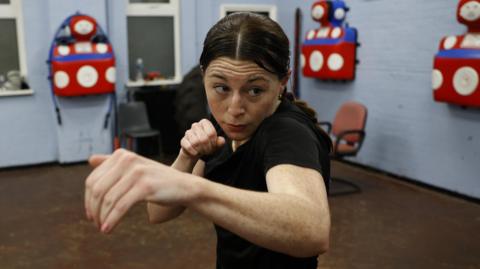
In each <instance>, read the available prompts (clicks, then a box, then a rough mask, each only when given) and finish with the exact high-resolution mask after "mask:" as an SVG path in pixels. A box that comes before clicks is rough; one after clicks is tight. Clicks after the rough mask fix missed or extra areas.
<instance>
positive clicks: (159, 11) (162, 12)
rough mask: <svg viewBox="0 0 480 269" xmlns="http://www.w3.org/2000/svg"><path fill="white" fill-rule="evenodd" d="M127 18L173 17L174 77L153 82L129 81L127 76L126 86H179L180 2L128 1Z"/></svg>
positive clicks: (180, 79)
mask: <svg viewBox="0 0 480 269" xmlns="http://www.w3.org/2000/svg"><path fill="white" fill-rule="evenodd" d="M128 17H173V35H174V40H173V42H174V44H173V47H174V58H175V68H174V70H175V72H174V73H175V75H174V78H173V79H163V80H154V81H132V80H130V76H127V86H128V87H141V86H159V85H171V84H179V83H180V82H181V81H182V72H181V70H182V69H181V63H182V61H181V55H180V49H181V44H180V41H181V40H180V0H170V3H130V1H128V0H127V9H126V18H127V19H128ZM127 40H128V32H127ZM128 50H129V48H128V46H127V62H128V53H129V51H128ZM127 66H128V68H130V63H128V65H127ZM128 72H130V70H128Z"/></svg>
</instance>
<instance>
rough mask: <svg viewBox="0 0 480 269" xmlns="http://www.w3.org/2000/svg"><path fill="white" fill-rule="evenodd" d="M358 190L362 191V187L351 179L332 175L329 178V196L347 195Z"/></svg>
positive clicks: (358, 191)
mask: <svg viewBox="0 0 480 269" xmlns="http://www.w3.org/2000/svg"><path fill="white" fill-rule="evenodd" d="M360 192H362V189H361V188H360V187H359V186H358V185H357V184H355V183H353V182H351V181H348V180H346V179H342V178H337V177H332V178H331V180H330V192H329V196H340V195H348V194H354V193H360Z"/></svg>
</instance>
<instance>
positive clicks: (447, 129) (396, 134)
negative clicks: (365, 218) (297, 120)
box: [279, 0, 480, 198]
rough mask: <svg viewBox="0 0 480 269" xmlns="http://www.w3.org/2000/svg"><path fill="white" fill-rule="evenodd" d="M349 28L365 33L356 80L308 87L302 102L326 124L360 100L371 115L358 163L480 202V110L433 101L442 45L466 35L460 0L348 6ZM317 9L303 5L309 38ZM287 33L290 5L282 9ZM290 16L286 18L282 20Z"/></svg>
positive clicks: (388, 0) (305, 81)
mask: <svg viewBox="0 0 480 269" xmlns="http://www.w3.org/2000/svg"><path fill="white" fill-rule="evenodd" d="M346 2H347V4H348V5H349V6H350V7H351V10H350V12H349V13H348V14H347V21H348V22H349V23H350V25H351V26H354V27H357V28H358V30H359V38H360V43H361V47H360V48H359V55H358V58H359V59H360V65H359V66H358V68H357V71H358V73H357V79H356V80H355V81H354V82H352V83H348V84H335V83H324V82H320V81H317V80H314V79H310V78H302V79H301V90H302V97H303V99H305V100H308V101H309V102H310V104H311V105H312V106H314V107H315V108H316V110H317V112H318V113H319V115H320V118H321V119H324V120H331V119H333V117H334V115H335V112H336V110H337V109H338V107H339V106H340V105H341V104H342V103H343V102H345V101H347V100H357V101H360V102H362V103H364V104H365V105H366V106H367V107H368V109H369V116H368V120H367V130H366V131H367V137H366V140H365V143H364V145H363V148H362V150H361V152H360V154H359V155H358V157H356V158H352V159H351V160H352V161H353V162H356V163H360V164H363V165H367V166H371V167H374V168H377V169H381V170H384V171H387V172H390V173H394V174H397V175H400V176H405V177H408V178H411V179H414V180H417V181H420V182H423V183H427V184H430V185H433V186H437V187H441V188H444V189H447V190H451V191H454V192H459V193H462V194H465V195H469V196H472V197H477V198H478V197H480V175H479V174H480V168H479V164H480V110H478V109H467V110H464V109H462V108H459V107H456V106H450V105H447V104H445V103H436V102H434V101H433V99H432V90H431V72H432V65H433V56H434V54H435V53H436V51H437V48H438V44H439V41H440V39H441V38H442V37H443V36H447V35H457V34H461V33H464V32H465V31H466V28H465V27H464V26H463V25H461V24H459V23H457V21H456V14H455V13H456V6H457V3H458V1H453V0H424V1H416V0H402V1H393V0H376V1H371V0H370V1H367V0H350V1H349V0H347V1H346ZM312 3H313V1H298V2H297V5H301V7H302V10H303V11H304V28H303V33H306V32H307V31H308V30H309V29H313V28H317V27H318V24H316V23H314V22H313V21H312V20H311V19H310V15H309V11H310V5H311V4H312ZM279 9H280V10H281V11H286V10H289V9H290V12H288V15H287V13H285V16H283V15H282V16H280V21H281V22H282V23H283V24H284V26H285V28H286V29H289V28H288V27H289V26H291V25H293V20H292V18H291V17H292V15H291V14H292V13H293V11H291V9H292V3H291V1H288V0H284V1H279ZM282 14H283V13H282Z"/></svg>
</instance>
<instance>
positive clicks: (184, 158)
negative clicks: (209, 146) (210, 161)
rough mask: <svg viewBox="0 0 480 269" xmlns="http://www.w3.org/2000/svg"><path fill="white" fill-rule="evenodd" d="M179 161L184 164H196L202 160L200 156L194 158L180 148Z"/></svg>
mask: <svg viewBox="0 0 480 269" xmlns="http://www.w3.org/2000/svg"><path fill="white" fill-rule="evenodd" d="M178 159H179V160H181V161H183V162H189V163H192V164H195V163H197V161H198V160H199V159H200V156H192V155H190V154H188V153H187V152H186V151H185V150H184V149H183V148H180V152H179V153H178Z"/></svg>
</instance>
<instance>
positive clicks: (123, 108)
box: [118, 102, 162, 155]
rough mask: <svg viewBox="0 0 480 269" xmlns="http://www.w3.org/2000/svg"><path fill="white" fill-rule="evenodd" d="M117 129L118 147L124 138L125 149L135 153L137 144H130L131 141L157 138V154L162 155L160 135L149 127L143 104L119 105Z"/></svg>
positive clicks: (129, 103)
mask: <svg viewBox="0 0 480 269" xmlns="http://www.w3.org/2000/svg"><path fill="white" fill-rule="evenodd" d="M118 129H119V135H120V145H122V144H123V140H124V139H125V138H126V139H127V149H129V150H133V151H135V152H136V151H137V144H138V143H132V140H133V139H135V140H137V139H138V138H157V139H158V146H159V149H158V153H159V155H160V154H161V153H162V149H161V145H162V143H161V133H160V131H159V130H156V129H152V128H151V127H150V123H149V121H148V114H147V108H146V106H145V103H143V102H128V103H120V104H119V107H118ZM135 142H137V141H135Z"/></svg>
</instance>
